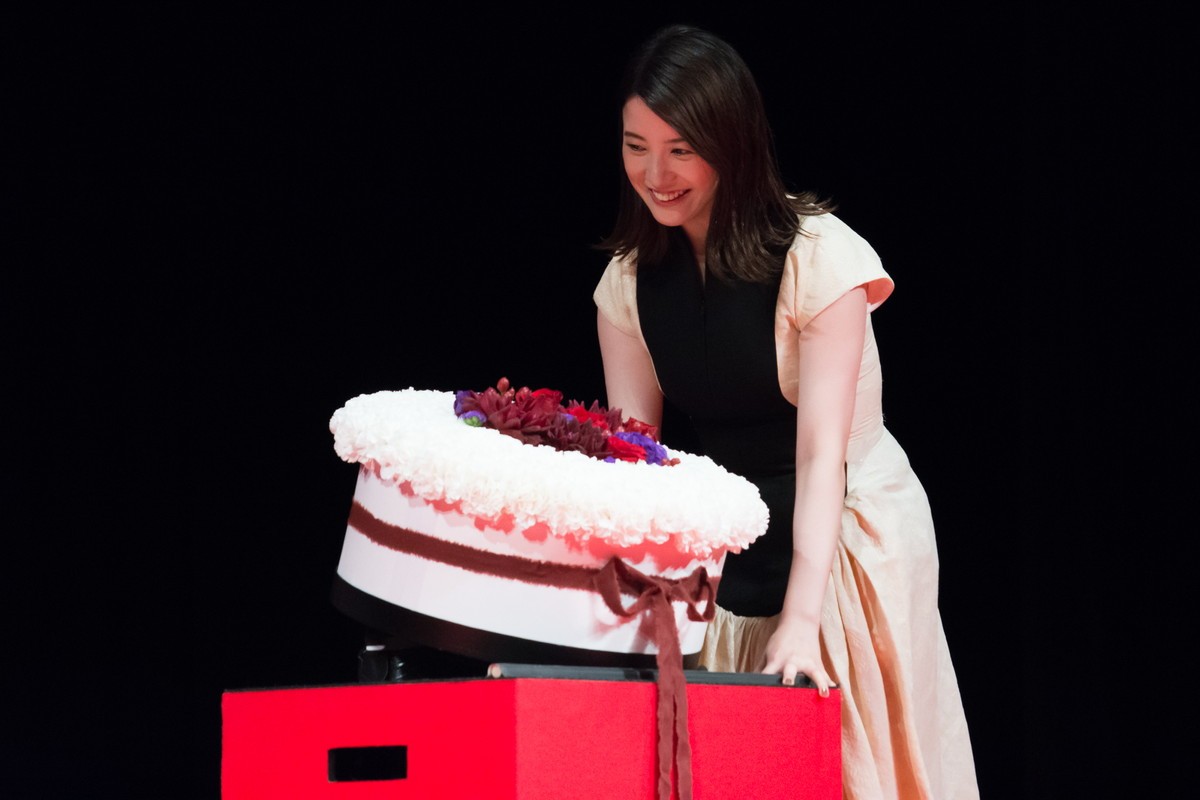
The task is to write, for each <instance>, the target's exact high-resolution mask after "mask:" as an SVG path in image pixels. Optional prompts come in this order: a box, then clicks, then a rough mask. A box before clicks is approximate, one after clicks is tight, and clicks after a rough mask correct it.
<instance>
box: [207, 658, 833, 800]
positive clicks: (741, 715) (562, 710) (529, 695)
mask: <svg viewBox="0 0 1200 800" xmlns="http://www.w3.org/2000/svg"><path fill="white" fill-rule="evenodd" d="M656 691H657V687H656V685H655V684H654V683H653V682H650V681H605V680H578V679H572V680H564V679H553V678H513V679H508V678H505V679H491V678H487V679H479V680H475V679H471V680H449V681H414V682H409V683H403V682H401V683H388V684H361V685H352V686H330V687H317V688H294V689H268V690H263V691H227V692H225V693H224V695H223V696H222V701H221V711H222V728H223V742H222V763H221V789H222V797H223V798H224V799H225V800H270V799H271V798H286V800H305V799H306V798H322V799H323V800H326V799H327V800H341V799H343V798H345V799H347V800H348V799H350V798H353V799H354V800H363V799H365V798H384V797H386V798H393V799H394V800H414V799H415V798H422V799H424V798H437V800H452V799H453V798H463V800H476V799H478V800H509V798H511V799H512V800H563V798H587V799H588V800H604V799H605V798H614V800H639V798H645V800H654V798H655V796H656V780H657V764H656V761H655V759H656V755H655V753H656V749H655V746H656V727H655V721H656V716H655V710H656V697H657V695H656ZM687 693H688V727H689V739H690V741H691V747H692V776H693V777H692V781H693V792H694V794H693V796H694V798H695V800H718V799H720V800H725V799H727V798H739V799H740V798H754V800H770V798H788V799H789V800H795V799H796V798H811V799H812V800H840V798H841V796H842V788H841V787H842V784H841V738H840V710H841V709H840V703H841V695H840V693H839V692H838V691H837V690H831V691H830V694H829V697H820V696H818V695H817V692H816V690H814V689H807V688H797V687H783V686H736V685H707V684H698V683H689V684H688V686H687ZM343 748H392V749H390V750H388V751H386V753H388V754H390V756H392V757H393V761H394V757H396V756H397V755H398V756H399V757H400V760H401V763H402V766H403V772H402V774H401V775H400V776H399V777H396V776H395V775H394V774H393V775H392V776H391V777H389V778H387V779H376V780H349V779H346V778H345V777H344V775H343V774H341V773H339V774H337V775H336V776H335V775H331V766H330V764H331V755H330V751H331V750H332V751H335V753H337V754H339V755H340V754H344V753H346V752H348V751H346V750H343ZM350 752H351V754H352V755H353V754H357V753H358V752H360V751H350ZM370 752H384V751H370ZM336 757H338V756H334V758H336ZM334 777H336V778H337V779H333V778H334Z"/></svg>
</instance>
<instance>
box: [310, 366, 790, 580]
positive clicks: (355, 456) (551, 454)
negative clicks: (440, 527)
mask: <svg viewBox="0 0 1200 800" xmlns="http://www.w3.org/2000/svg"><path fill="white" fill-rule="evenodd" d="M329 429H330V432H331V433H333V437H334V450H335V451H336V452H337V454H338V456H339V457H341V458H342V459H343V460H344V461H347V462H349V463H357V464H362V465H365V466H368V467H370V468H372V469H374V470H376V471H377V473H378V474H379V476H380V477H381V478H382V479H384V480H389V481H394V482H396V483H397V484H398V485H405V488H406V489H410V490H411V491H412V493H413V494H414V495H416V496H417V497H420V498H421V499H423V500H425V501H426V502H429V503H447V504H456V506H457V508H458V509H459V510H461V511H462V513H464V514H468V515H473V516H476V517H480V518H483V519H490V520H500V519H506V520H511V523H512V524H513V526H514V527H515V528H516V529H518V530H522V531H528V530H532V529H538V530H539V531H540V532H543V533H545V534H547V535H551V536H558V537H562V538H566V539H575V540H577V541H579V542H584V543H586V542H587V541H588V540H589V539H601V540H603V541H605V542H608V543H609V544H611V545H613V546H615V547H619V548H627V547H634V546H637V545H640V544H643V543H653V544H666V543H668V542H670V543H671V546H673V547H676V548H678V549H679V550H681V551H684V552H687V553H690V554H692V555H694V556H697V557H700V558H708V557H709V556H711V555H712V554H714V553H716V552H720V551H723V550H729V551H735V552H736V551H738V550H740V549H742V548H744V547H746V546H747V545H749V544H751V543H752V542H753V541H754V540H755V539H757V538H758V537H759V536H761V535H762V534H763V532H764V531H765V530H766V527H767V519H768V515H767V507H766V504H765V503H763V501H762V499H761V498H760V497H759V494H758V489H757V488H756V487H755V486H754V484H752V483H750V481H748V480H746V479H745V478H743V477H741V476H739V475H735V474H734V473H731V472H729V471H728V470H726V469H725V468H723V467H721V466H720V465H719V464H717V463H715V462H714V461H712V460H711V459H709V458H708V457H706V456H697V455H691V454H688V453H682V452H679V451H675V450H672V451H671V454H672V455H673V456H675V457H677V458H678V459H679V463H678V464H675V465H674V466H669V467H668V466H660V465H654V464H647V463H644V462H639V463H632V462H622V461H618V462H615V463H606V462H603V461H600V460H597V459H594V458H591V457H589V456H586V455H584V454H582V453H577V452H564V451H559V450H555V449H554V448H552V447H545V446H534V445H527V444H522V443H521V442H519V441H517V440H516V439H514V438H512V437H511V436H505V435H503V434H501V433H499V432H497V431H494V430H490V429H487V428H476V427H471V426H469V425H465V424H463V423H462V422H461V421H460V420H459V419H458V418H457V417H456V416H455V414H454V394H453V392H441V391H432V390H425V389H415V388H408V389H401V390H397V391H381V392H375V393H372V394H363V395H359V396H358V397H355V398H353V399H351V400H349V401H347V402H346V404H345V405H344V406H342V407H341V408H339V409H338V410H337V411H335V412H334V414H333V416H332V417H331V418H330V421H329Z"/></svg>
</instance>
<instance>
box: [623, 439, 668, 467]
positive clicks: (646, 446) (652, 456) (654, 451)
mask: <svg viewBox="0 0 1200 800" xmlns="http://www.w3.org/2000/svg"><path fill="white" fill-rule="evenodd" d="M614 435H615V436H616V437H617V438H618V439H622V440H624V441H626V442H629V443H630V444H636V445H637V446H638V447H640V448H642V449H643V450H645V451H646V463H647V464H662V463H663V462H664V461H666V460H667V459H669V458H670V453H668V452H667V448H665V447H663V446H662V445H661V444H659V443H658V442H656V441H654V440H653V439H651V438H650V437H649V436H647V435H645V434H644V433H631V432H629V431H623V432H621V433H618V434H614Z"/></svg>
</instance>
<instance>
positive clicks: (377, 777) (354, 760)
mask: <svg viewBox="0 0 1200 800" xmlns="http://www.w3.org/2000/svg"><path fill="white" fill-rule="evenodd" d="M407 777H408V747H406V746H405V745H390V746H382V747H331V748H330V749H329V780H331V781H335V782H340V781H395V780H401V779H403V778H407Z"/></svg>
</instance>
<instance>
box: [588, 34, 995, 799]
mask: <svg viewBox="0 0 1200 800" xmlns="http://www.w3.org/2000/svg"><path fill="white" fill-rule="evenodd" d="M621 97H622V99H623V103H624V105H623V107H622V110H621V118H622V148H623V150H622V152H623V160H624V166H625V172H626V175H627V177H628V181H627V183H625V184H624V187H623V192H622V197H621V201H620V205H619V210H618V217H617V222H616V225H615V227H614V231H613V233H612V234H611V235H610V236H609V237H608V239H607V240H606V241H605V242H604V243H603V247H604V248H605V249H607V250H608V251H609V252H610V253H611V255H612V260H611V261H610V262H609V264H608V267H607V269H606V270H605V273H604V276H603V278H602V279H601V281H600V284H599V285H598V286H597V288H596V291H595V295H594V297H595V301H596V305H597V307H598V310H599V313H598V322H597V325H598V332H599V339H600V347H601V353H602V356H603V361H604V377H605V383H606V388H607V400H608V404H609V407H610V408H620V409H621V410H622V413H623V414H624V415H625V416H631V417H636V418H638V419H640V420H643V421H646V422H650V423H653V424H656V425H659V424H661V421H662V409H663V399H664V396H665V397H669V398H670V399H671V401H672V403H673V404H674V405H675V406H677V407H678V408H679V409H681V410H682V411H683V412H685V413H686V414H687V415H688V416H689V418H690V419H691V421H692V423H693V425H694V427H695V429H696V432H697V434H698V436H699V438H700V440H701V442H702V444H703V447H704V451H705V453H706V454H707V455H708V456H710V457H711V458H713V460H714V461H716V462H717V463H719V464H721V465H723V466H724V467H726V468H727V469H729V470H730V471H732V472H735V473H738V474H741V475H743V476H745V477H746V478H748V479H749V480H751V481H753V482H754V483H755V484H756V485H757V486H758V487H759V491H760V493H761V495H762V497H763V499H764V501H765V502H766V503H767V505H768V507H769V508H770V511H771V524H770V527H769V528H768V530H767V532H766V533H765V534H764V535H763V536H762V537H761V538H760V539H759V540H758V541H756V542H755V543H754V544H752V545H751V546H750V547H749V548H747V549H746V550H745V551H744V552H742V553H739V554H731V555H730V556H729V557H728V558H727V560H726V563H725V568H724V573H723V576H722V580H721V585H720V589H719V591H718V596H717V600H718V605H719V609H718V612H717V617H716V619H715V620H714V621H713V622H712V623H711V625H710V627H709V629H708V633H707V636H706V639H705V642H704V647H703V650H702V652H701V663H702V664H703V665H704V666H705V667H707V668H708V669H711V670H716V671H762V672H765V673H778V674H781V675H782V680H783V682H784V683H787V684H791V683H793V682H794V681H795V678H796V676H797V675H798V674H803V675H806V676H808V678H809V679H810V680H811V681H812V682H813V683H814V684H815V685H816V687H817V689H818V691H819V692H820V693H821V694H822V695H823V696H827V695H828V690H829V687H830V686H835V685H836V686H838V687H839V688H840V689H841V696H842V702H843V707H842V743H843V744H842V753H843V786H844V791H845V796H846V797H852V798H882V797H904V798H910V797H913V798H916V797H920V798H926V797H928V798H937V800H953V798H971V797H978V789H977V786H976V782H975V772H974V761H973V757H972V754H971V748H970V740H969V737H968V733H967V728H966V720H965V717H964V714H963V709H962V703H961V700H960V697H959V691H958V685H957V681H956V678H955V675H954V669H953V666H952V664H951V661H950V656H949V651H948V648H947V646H946V640H945V636H944V634H943V631H942V627H941V621H940V617H939V614H938V610H937V580H938V578H937V570H938V562H937V551H936V545H935V542H934V536H933V523H932V518H931V514H930V509H929V504H928V501H927V498H926V495H925V492H924V490H923V489H922V487H921V484H920V482H919V481H918V480H917V478H916V476H915V475H914V474H913V473H912V470H911V468H910V466H909V463H908V460H907V458H906V456H905V454H904V452H903V450H902V449H901V448H900V447H899V445H898V444H897V443H896V441H895V440H894V439H893V438H892V436H891V435H890V434H889V433H888V432H887V430H886V429H885V428H884V427H883V415H882V407H881V399H880V398H881V376H880V370H879V361H878V354H877V352H876V348H875V341H874V336H873V333H872V329H871V323H870V312H872V311H873V310H874V309H875V308H877V307H878V306H879V304H880V303H882V302H883V301H884V300H885V299H886V298H887V297H888V295H890V294H891V291H892V288H893V284H892V280H891V278H890V277H889V276H888V275H887V273H886V272H884V270H883V268H882V265H881V264H880V262H879V258H878V257H877V255H876V254H875V252H874V251H873V250H872V249H871V247H870V246H869V245H868V244H867V242H866V241H864V240H863V239H862V238H861V237H860V236H858V235H857V234H856V233H854V231H852V230H851V229H850V228H849V227H847V226H846V224H845V223H843V222H842V221H841V220H839V219H838V218H837V217H835V216H834V215H833V214H831V213H830V211H831V208H830V207H829V206H828V205H827V204H824V203H822V202H819V201H818V199H817V198H816V197H814V196H811V195H800V196H792V195H789V194H788V193H787V192H786V191H785V189H784V186H783V181H782V178H781V177H780V175H779V171H778V167H777V164H776V161H775V156H774V152H773V149H772V144H771V133H770V129H769V126H768V124H767V121H766V118H765V113H764V110H763V107H762V101H761V98H760V95H759V92H758V89H757V87H756V85H755V82H754V79H753V77H752V76H751V74H750V72H749V70H748V68H747V67H746V65H745V63H744V62H743V61H742V59H741V58H740V57H739V56H738V54H737V53H736V52H735V51H734V50H733V49H732V48H731V47H730V46H729V45H728V44H726V43H725V42H724V41H722V40H721V39H719V38H717V37H715V36H713V35H711V34H709V33H707V32H705V31H701V30H697V29H695V28H690V27H686V26H673V27H670V28H667V29H664V30H662V31H660V32H659V33H657V34H656V35H655V36H654V37H652V38H651V39H650V40H649V41H648V42H646V43H645V44H644V45H643V46H642V47H641V48H640V49H639V50H638V51H637V53H636V54H635V55H634V57H633V59H632V60H631V62H630V64H629V67H628V70H627V74H626V79H625V83H624V87H623V92H622V95H621Z"/></svg>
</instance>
